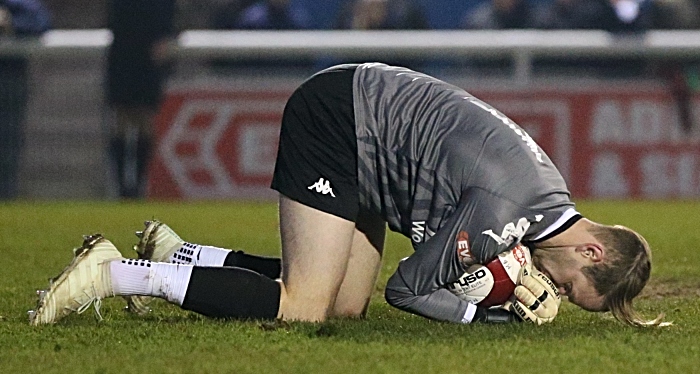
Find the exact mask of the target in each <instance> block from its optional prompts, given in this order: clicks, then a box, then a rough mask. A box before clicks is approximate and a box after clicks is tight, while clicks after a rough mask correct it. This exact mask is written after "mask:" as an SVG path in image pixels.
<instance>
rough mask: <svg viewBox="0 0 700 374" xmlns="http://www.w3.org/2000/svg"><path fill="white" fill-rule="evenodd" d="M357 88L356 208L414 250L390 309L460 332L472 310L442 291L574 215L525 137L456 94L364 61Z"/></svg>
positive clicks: (394, 286) (554, 174) (560, 183)
mask: <svg viewBox="0 0 700 374" xmlns="http://www.w3.org/2000/svg"><path fill="white" fill-rule="evenodd" d="M353 90H354V93H353V95H354V104H355V122H356V128H357V130H356V131H357V145H358V180H359V188H360V204H361V206H362V207H363V208H366V209H369V210H371V211H375V212H379V213H380V214H381V215H382V217H383V218H384V219H385V220H386V221H387V222H388V225H389V228H390V229H391V230H393V231H397V232H400V233H402V234H404V235H405V236H407V237H409V238H411V241H412V243H413V247H414V253H413V254H412V255H411V256H410V257H408V258H406V259H404V260H403V261H402V262H401V263H400V264H399V266H398V269H397V271H396V272H395V273H394V274H393V276H392V277H391V278H390V279H389V282H388V284H387V289H386V295H385V296H386V299H387V301H388V302H389V303H390V304H391V305H393V306H395V307H398V308H400V309H403V310H406V311H409V312H411V313H415V314H418V315H422V316H425V317H428V318H433V319H437V320H444V321H453V322H462V321H463V317H464V315H465V312H466V310H467V302H466V301H463V300H461V299H459V298H457V297H456V296H454V295H453V294H452V293H450V291H448V290H447V289H446V288H445V287H444V286H445V285H446V284H448V283H451V282H454V281H456V280H457V279H458V278H459V277H460V276H461V275H462V274H463V273H464V271H465V269H466V268H467V267H468V266H469V265H472V264H475V263H486V262H488V261H489V260H491V259H493V258H495V257H496V256H497V255H498V254H499V253H501V252H504V251H506V250H509V249H511V248H512V247H514V246H515V245H516V244H517V243H518V242H520V241H522V240H532V239H534V238H535V237H536V235H537V234H538V233H540V232H541V231H543V230H544V229H546V228H547V227H548V226H549V225H551V224H553V223H554V222H555V221H556V220H557V219H558V218H559V217H560V216H561V215H562V214H563V212H564V211H566V210H568V209H570V208H573V206H574V204H573V203H572V202H571V201H570V199H569V191H568V190H567V188H566V185H565V183H564V180H563V178H562V177H561V175H560V173H559V172H558V170H557V169H556V167H555V166H554V164H552V162H551V160H550V159H549V157H547V155H546V154H545V153H544V152H543V151H542V149H541V148H540V147H539V146H538V145H537V144H536V143H535V142H534V141H533V140H532V138H531V137H530V136H529V135H528V134H527V133H526V132H525V131H524V130H523V129H522V128H520V127H519V126H518V125H516V124H515V123H514V122H513V121H511V120H510V119H508V118H507V117H506V116H504V115H503V114H501V113H500V112H498V111H496V110H495V109H493V108H492V107H491V106H489V105H488V104H486V103H484V102H482V101H480V100H478V99H476V98H474V97H473V96H472V95H470V94H469V93H467V92H466V91H464V90H462V89H460V88H458V87H456V86H453V85H450V84H447V83H445V82H443V81H440V80H438V79H436V78H433V77H430V76H428V75H425V74H421V73H417V72H414V71H412V70H408V69H405V68H398V67H392V66H387V65H384V64H376V63H368V64H362V65H359V67H358V68H357V70H356V72H355V76H354V84H353Z"/></svg>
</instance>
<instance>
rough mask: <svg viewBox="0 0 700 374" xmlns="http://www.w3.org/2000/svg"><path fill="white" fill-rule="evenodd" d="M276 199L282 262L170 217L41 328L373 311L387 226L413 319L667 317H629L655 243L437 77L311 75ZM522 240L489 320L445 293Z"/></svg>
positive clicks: (61, 289) (96, 271)
mask: <svg viewBox="0 0 700 374" xmlns="http://www.w3.org/2000/svg"><path fill="white" fill-rule="evenodd" d="M272 188H273V189H275V190H277V191H278V192H279V194H280V195H279V213H280V233H281V239H282V256H281V259H271V258H261V257H257V256H253V255H250V254H245V253H242V252H236V251H229V250H226V249H221V248H216V247H208V246H201V245H196V244H191V243H186V242H184V241H183V240H181V239H180V238H179V237H178V236H177V235H176V234H175V233H174V232H172V230H170V229H169V228H168V227H167V226H165V225H163V224H161V223H159V222H149V223H147V227H146V230H145V231H144V233H142V234H141V235H142V240H141V242H140V243H139V245H138V248H137V249H138V252H139V253H140V257H141V259H140V260H131V259H124V258H122V255H121V254H120V252H119V251H118V250H117V249H116V248H114V246H113V245H112V244H111V243H110V242H109V241H107V240H106V239H104V238H102V237H100V236H95V237H90V238H88V239H87V240H86V242H85V243H84V245H83V247H81V248H80V249H79V250H78V251H77V252H76V257H75V258H74V260H73V262H72V263H71V264H70V265H69V266H68V267H67V268H66V270H64V272H63V273H62V274H61V275H59V276H58V277H57V278H56V279H55V281H54V283H53V284H52V286H51V287H50V288H49V289H48V290H47V291H43V292H42V293H41V300H40V302H39V305H38V307H37V309H36V310H35V311H32V312H31V313H30V319H31V323H32V324H43V323H53V322H55V321H57V320H59V319H60V318H62V317H63V316H65V315H67V314H69V313H71V312H72V311H75V310H84V309H85V308H87V306H89V305H90V303H92V302H95V301H99V300H100V299H102V298H105V297H110V296H115V295H120V296H134V297H133V298H132V299H131V300H132V301H131V307H132V309H134V310H135V311H144V310H146V309H145V306H144V299H143V298H141V297H140V296H156V297H161V298H164V299H167V300H168V301H170V302H172V303H175V304H178V305H180V306H181V307H182V308H184V309H187V310H191V311H194V312H197V313H201V314H203V315H206V316H211V317H217V318H244V319H248V318H252V319H275V318H280V319H283V320H297V321H324V320H326V319H327V318H329V317H337V316H350V317H360V316H364V315H365V313H366V311H367V306H368V304H369V300H370V296H371V294H372V290H373V288H374V284H375V282H376V279H377V276H378V273H379V270H380V265H381V258H382V253H383V248H384V237H385V230H386V226H387V225H388V227H389V228H390V229H391V230H393V231H397V232H400V233H402V234H403V235H405V236H406V237H408V238H410V239H411V241H412V244H413V247H414V249H415V251H414V253H413V254H412V255H411V256H409V257H408V258H406V259H405V260H403V261H402V262H401V263H400V264H399V265H398V269H397V270H396V272H395V273H394V274H393V276H392V277H391V278H390V279H389V282H388V284H387V287H386V292H385V296H386V300H387V301H388V302H389V303H390V304H391V305H393V306H395V307H397V308H400V309H402V310H405V311H408V312H411V313H415V314H418V315H421V316H425V317H427V318H431V319H436V320H442V321H451V322H455V323H470V322H473V321H513V320H525V321H529V322H533V323H537V324H540V323H544V322H549V321H551V320H553V319H554V317H555V316H556V313H557V311H558V306H559V296H558V295H557V293H560V294H561V295H564V296H567V297H568V299H569V301H571V302H572V303H574V304H576V305H578V306H580V307H582V308H584V309H586V310H590V311H606V310H609V311H611V312H612V313H613V314H614V315H615V317H617V318H618V319H620V320H622V321H624V322H626V323H629V324H634V325H643V324H649V323H651V324H654V323H658V322H659V321H658V319H657V320H654V321H643V320H642V319H641V318H640V317H639V316H638V315H637V314H636V313H635V311H634V309H633V308H632V299H633V298H634V297H636V295H637V294H639V292H640V291H641V290H642V288H643V287H644V285H645V284H646V282H647V280H648V278H649V274H650V269H651V253H650V250H649V246H648V245H647V243H646V241H645V240H644V239H643V238H642V237H641V236H640V235H639V234H637V233H636V232H634V231H632V230H630V229H627V228H624V227H621V226H606V225H601V224H598V223H595V222H592V221H590V220H587V219H585V218H583V217H582V216H581V215H580V214H579V213H578V212H577V211H576V210H575V206H574V204H573V203H572V202H571V201H570V196H569V191H568V189H567V187H566V185H565V183H564V180H563V178H562V177H561V175H560V173H559V172H558V171H557V169H556V167H555V166H554V165H553V163H552V162H551V160H550V159H549V157H547V155H546V154H545V153H544V151H543V150H542V149H541V148H540V147H539V146H538V145H537V144H536V143H535V142H534V141H533V139H532V138H531V137H530V136H529V135H528V134H527V133H526V132H525V131H524V130H523V129H522V128H520V127H519V126H518V125H516V124H515V123H513V121H511V120H510V119H508V118H507V117H506V116H504V115H503V114H501V113H500V112H498V111H496V110H495V109H494V108H492V107H491V106H489V105H488V104H486V103H484V102H482V101H480V100H478V99H476V98H475V97H473V96H472V95H470V94H469V93H467V92H466V91H464V90H462V89H460V88H458V87H455V86H452V85H450V84H448V83H445V82H443V81H440V80H438V79H435V78H433V77H430V76H428V75H425V74H421V73H418V72H415V71H411V70H409V69H405V68H400V67H393V66H387V65H384V64H378V63H366V64H360V65H340V66H336V67H333V68H330V69H327V70H324V71H321V72H319V73H317V74H315V75H314V76H312V77H311V78H309V79H308V80H307V81H306V82H304V83H303V84H302V85H301V86H300V87H299V88H298V89H297V90H296V91H295V92H294V93H293V95H292V96H291V97H290V99H289V101H288V102H287V105H286V107H285V111H284V116H283V120H282V128H281V134H280V144H279V151H278V155H277V163H276V166H275V172H274V178H273V182H272ZM519 243H522V244H525V245H527V246H528V247H530V248H531V249H532V251H533V263H534V265H535V267H536V269H537V271H532V272H531V273H529V275H525V278H524V279H528V280H527V281H525V280H523V282H522V285H521V287H520V288H519V292H518V293H517V295H518V298H516V299H514V300H513V302H512V303H508V304H507V305H505V306H504V308H503V309H493V310H492V309H488V310H486V309H480V308H478V307H476V306H475V305H473V304H469V303H467V302H466V301H464V300H461V299H460V298H458V297H457V296H455V295H453V294H452V293H451V292H449V291H448V290H447V289H446V287H445V286H446V285H447V284H450V283H452V282H455V281H456V280H457V279H458V278H459V277H460V276H461V275H462V274H464V272H465V269H466V268H467V267H469V266H470V265H472V264H483V263H486V262H488V261H490V260H492V259H493V258H495V257H496V256H497V255H498V254H499V253H502V252H504V251H508V250H510V249H512V248H513V247H514V246H515V245H517V244H519ZM97 304H98V305H99V303H97Z"/></svg>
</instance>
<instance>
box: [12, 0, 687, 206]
mask: <svg viewBox="0 0 700 374" xmlns="http://www.w3.org/2000/svg"><path fill="white" fill-rule="evenodd" d="M368 61H372V62H385V63H389V64H397V65H402V66H407V67H410V68H413V69H415V70H419V71H422V72H425V73H428V74H431V75H434V76H436V77H438V78H440V79H443V80H446V81H449V82H451V83H454V84H456V85H458V86H460V87H462V88H464V89H466V90H467V91H469V92H470V93H472V94H474V95H475V96H477V97H479V98H481V99H483V100H485V101H487V102H489V103H491V104H492V105H494V106H495V107H496V108H497V109H499V110H500V111H502V112H504V113H505V114H506V115H508V116H509V117H511V118H512V119H514V120H515V121H516V122H517V123H519V124H520V125H521V126H522V127H524V128H525V129H526V130H527V131H528V132H529V133H530V135H531V136H532V137H533V138H535V139H536V140H537V142H538V143H539V144H540V145H541V146H542V147H543V148H544V149H545V151H547V153H548V154H549V155H550V157H552V159H553V160H554V161H555V163H556V164H557V166H558V167H559V169H560V171H561V172H562V174H563V175H564V177H565V178H566V180H567V182H568V183H569V187H570V189H571V191H572V194H573V196H574V198H578V199H583V198H585V199H588V198H615V199H618V198H635V199H647V198H653V199H669V198H672V199H690V198H692V199H696V198H698V197H700V96H699V94H698V90H699V89H700V1H699V0H259V1H251V0H197V1H195V0H177V1H175V0H148V1H143V0H112V1H108V0H90V1H87V0H0V200H4V199H110V200H112V199H144V198H147V199H168V200H171V199H229V198H241V199H269V198H272V197H274V195H273V194H272V193H271V191H270V190H269V188H268V185H269V181H270V179H271V175H272V170H273V167H274V160H275V155H276V151H277V148H276V147H277V136H278V132H279V123H280V119H281V115H282V110H283V108H284V104H285V101H286V99H287V98H288V97H289V95H290V94H291V92H292V91H293V90H294V88H295V87H296V86H297V85H298V84H300V83H301V82H302V81H303V80H304V79H306V78H307V77H308V76H309V75H310V74H313V73H314V72H315V71H317V70H320V69H323V68H325V67H328V66H331V65H334V64H337V63H345V62H368Z"/></svg>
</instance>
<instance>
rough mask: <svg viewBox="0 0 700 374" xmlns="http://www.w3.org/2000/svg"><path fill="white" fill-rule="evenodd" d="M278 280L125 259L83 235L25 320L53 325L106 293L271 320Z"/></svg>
mask: <svg viewBox="0 0 700 374" xmlns="http://www.w3.org/2000/svg"><path fill="white" fill-rule="evenodd" d="M280 292H281V286H280V283H278V282H276V281H275V280H273V279H270V278H267V277H265V276H263V275H261V274H258V273H255V272H253V271H250V270H247V269H243V268H238V267H221V268H213V267H195V266H192V265H181V264H166V263H154V262H151V261H148V260H138V259H125V258H123V257H122V256H121V253H120V252H119V251H118V250H117V249H116V248H115V247H114V245H113V244H112V243H111V242H109V241H108V240H106V239H104V238H103V237H102V236H100V235H95V236H90V237H87V238H86V240H85V242H84V243H83V245H82V246H81V247H80V248H78V249H77V250H76V252H75V257H74V259H73V261H72V262H71V263H70V264H69V266H68V267H66V269H64V271H63V272H62V273H61V274H60V275H59V276H58V277H56V278H54V279H53V280H52V282H51V284H50V285H49V288H48V289H47V290H44V291H39V292H38V295H39V303H38V304H37V308H36V310H34V311H30V323H32V324H46V323H54V322H56V321H58V320H60V319H61V318H63V317H65V316H67V315H68V314H70V313H72V312H78V313H82V312H83V311H85V310H86V309H87V308H88V307H89V306H90V305H93V304H94V305H95V309H96V310H97V311H98V315H99V306H100V305H101V300H102V299H104V298H108V297H112V296H134V295H146V296H154V297H159V298H162V299H165V300H167V301H169V302H171V303H174V304H177V305H179V306H181V307H182V308H183V309H187V310H191V311H194V312H197V313H200V314H202V315H205V316H209V317H216V318H243V319H249V318H251V319H274V318H276V317H277V315H278V311H279V302H280Z"/></svg>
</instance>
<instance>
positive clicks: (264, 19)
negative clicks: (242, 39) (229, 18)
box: [232, 0, 312, 30]
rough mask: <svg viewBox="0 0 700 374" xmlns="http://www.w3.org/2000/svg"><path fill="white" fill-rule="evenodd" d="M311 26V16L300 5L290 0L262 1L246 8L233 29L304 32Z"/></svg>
mask: <svg viewBox="0 0 700 374" xmlns="http://www.w3.org/2000/svg"><path fill="white" fill-rule="evenodd" d="M311 26H312V22H311V14H310V13H309V11H308V10H307V9H306V8H305V7H303V6H301V5H300V4H299V3H297V2H294V1H290V0H262V1H258V2H255V3H253V4H251V5H249V6H248V7H246V8H244V9H243V10H242V11H241V13H240V14H239V15H238V17H237V19H236V20H235V22H234V23H233V27H232V28H235V29H244V30H302V29H309V28H311Z"/></svg>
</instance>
